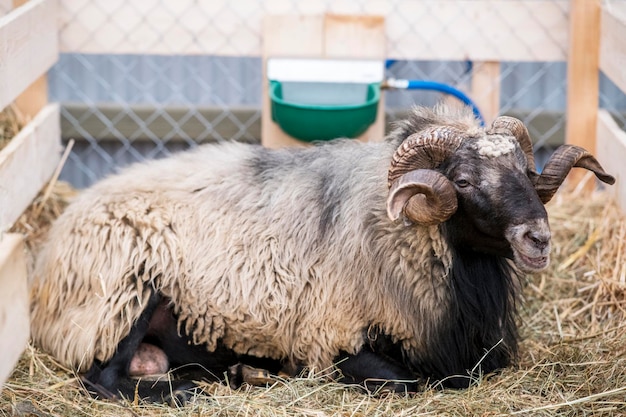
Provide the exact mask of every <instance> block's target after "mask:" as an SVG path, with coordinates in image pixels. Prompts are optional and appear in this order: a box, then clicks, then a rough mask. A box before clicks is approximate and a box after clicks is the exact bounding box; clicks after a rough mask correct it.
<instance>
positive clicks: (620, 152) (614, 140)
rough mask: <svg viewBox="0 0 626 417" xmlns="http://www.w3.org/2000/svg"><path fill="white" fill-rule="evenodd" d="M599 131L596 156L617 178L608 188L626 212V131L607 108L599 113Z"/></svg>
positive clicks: (607, 170)
mask: <svg viewBox="0 0 626 417" xmlns="http://www.w3.org/2000/svg"><path fill="white" fill-rule="evenodd" d="M597 132H598V147H597V151H596V156H597V158H598V160H599V161H600V163H601V164H602V167H603V168H604V169H605V170H606V172H608V173H609V174H611V175H613V176H614V177H615V178H616V180H617V181H616V182H615V184H614V185H612V186H610V187H607V189H608V190H609V192H611V193H613V195H614V196H615V200H616V201H617V202H618V204H619V205H620V207H621V208H622V211H623V212H624V213H626V164H625V163H624V161H626V132H624V131H623V130H622V129H620V127H619V126H618V125H617V123H615V120H613V118H612V117H611V115H610V114H609V112H607V111H606V110H600V112H599V113H598V129H597Z"/></svg>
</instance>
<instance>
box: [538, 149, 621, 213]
mask: <svg viewBox="0 0 626 417" xmlns="http://www.w3.org/2000/svg"><path fill="white" fill-rule="evenodd" d="M573 167H580V168H586V169H588V170H590V171H592V172H593V173H594V174H596V177H598V179H599V180H600V181H602V182H605V183H607V184H614V183H615V178H614V177H613V176H611V175H609V174H607V173H606V172H604V169H603V168H602V166H601V165H600V163H599V162H598V161H597V160H596V158H594V157H593V155H591V154H590V153H589V152H587V151H586V150H585V149H583V148H581V147H580V146H575V145H561V146H559V147H558V148H557V150H556V151H554V153H553V154H552V156H551V157H550V159H549V160H548V162H546V165H545V167H544V168H543V171H542V172H541V175H539V176H538V177H537V178H536V180H535V190H537V194H539V198H540V199H541V201H542V202H543V203H544V204H545V203H547V202H548V201H550V200H551V199H552V196H554V193H556V190H557V189H558V188H559V186H560V185H561V184H562V183H563V181H564V180H565V177H566V176H567V174H568V173H569V172H570V170H571V169H572V168H573Z"/></svg>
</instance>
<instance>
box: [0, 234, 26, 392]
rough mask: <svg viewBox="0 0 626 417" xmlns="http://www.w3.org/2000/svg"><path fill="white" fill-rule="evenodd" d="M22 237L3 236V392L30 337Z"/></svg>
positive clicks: (0, 247)
mask: <svg viewBox="0 0 626 417" xmlns="http://www.w3.org/2000/svg"><path fill="white" fill-rule="evenodd" d="M24 251H25V248H24V239H23V237H22V235H19V234H11V233H6V234H3V235H0V352H2V355H0V389H1V388H2V384H4V382H5V381H6V380H7V378H8V377H9V375H10V374H11V372H12V371H13V367H14V366H15V364H16V363H17V361H18V359H19V358H20V355H21V354H22V352H23V351H24V349H25V348H26V345H27V343H28V338H29V336H30V319H29V314H30V313H29V307H28V306H29V302H28V285H27V284H28V280H27V275H26V259H25V256H24Z"/></svg>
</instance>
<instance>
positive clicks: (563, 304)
mask: <svg viewBox="0 0 626 417" xmlns="http://www.w3.org/2000/svg"><path fill="white" fill-rule="evenodd" d="M587 178H588V179H589V178H590V177H587ZM73 193H74V191H73V190H71V188H70V187H68V186H67V185H64V184H61V183H58V184H56V185H55V186H54V188H53V192H52V193H51V194H50V195H49V196H48V197H47V198H46V199H45V201H42V198H43V197H42V196H40V197H38V198H37V199H36V200H35V201H34V203H33V206H32V207H31V208H30V209H29V210H28V211H27V212H26V213H25V214H24V215H23V216H22V217H21V218H20V220H19V221H18V222H17V224H16V226H15V227H14V231H16V232H21V233H24V234H26V236H27V238H28V244H29V248H33V247H35V246H36V245H37V244H38V242H39V241H40V240H41V237H42V235H43V234H45V231H46V229H47V227H48V225H49V224H50V222H51V221H52V220H53V219H54V218H56V217H57V216H58V215H59V213H60V212H61V211H62V210H63V208H64V207H65V206H66V205H67V202H68V200H69V199H70V198H71V196H72V195H73ZM547 207H548V212H549V215H550V222H551V226H552V231H553V258H552V264H551V266H550V267H549V269H548V270H547V271H545V272H543V273H541V274H536V275H533V276H529V277H528V280H527V282H526V285H525V287H526V288H525V289H524V294H525V300H524V303H523V305H522V308H521V317H520V320H521V332H522V337H523V342H522V344H521V346H520V351H521V358H520V362H519V364H518V365H517V366H516V367H514V368H509V369H506V370H504V371H502V372H501V373H499V374H497V375H488V376H486V377H485V378H483V379H482V380H480V381H477V382H476V384H475V385H473V386H472V387H471V388H469V389H467V390H461V391H454V390H444V391H442V390H437V389H429V390H426V391H424V392H420V393H418V394H413V395H398V394H394V395H390V394H379V395H366V394H364V393H363V392H362V391H361V390H360V389H358V388H351V387H345V386H343V385H339V384H332V383H322V382H321V378H320V375H304V376H302V377H300V378H296V379H293V380H289V381H287V380H282V379H279V378H277V379H276V380H275V382H274V383H273V384H270V385H269V386H268V387H243V388H241V389H239V390H237V391H234V390H231V389H230V388H229V387H227V386H224V385H219V384H205V385H203V388H204V389H205V393H204V394H200V395H199V396H198V397H197V398H196V399H195V400H194V402H193V403H192V404H190V405H188V406H187V407H186V408H184V409H176V408H168V407H166V406H160V405H145V404H140V403H137V402H136V401H135V402H133V401H130V402H119V403H113V402H102V401H96V400H93V399H91V398H89V397H88V396H86V395H84V394H83V392H82V391H81V389H80V383H79V380H78V378H77V377H76V375H73V374H72V372H70V371H69V370H67V369H63V367H62V366H60V365H59V364H58V363H56V362H55V361H54V359H53V358H51V357H49V356H47V355H45V354H43V353H42V352H40V351H38V350H37V348H36V347H33V346H28V348H27V349H26V351H25V352H24V354H23V356H22V358H21V360H20V362H19V364H18V366H17V368H16V370H15V371H14V373H13V375H12V377H11V378H10V379H9V380H8V381H7V383H6V384H5V386H4V389H3V391H2V394H0V415H7V416H38V417H40V416H66V415H72V416H81V415H85V416H90V417H104V416H139V415H141V416H157V415H159V416H164V415H172V416H189V415H191V416H203V415H206V416H212V415H219V416H257V415H259V416H335V415H337V416H377V415H378V416H404V415H406V416H409V415H410V416H417V415H458V416H466V415H485V416H498V415H511V414H513V415H515V414H520V415H533V416H541V415H545V416H553V415H603V416H610V415H623V414H624V413H626V320H625V317H626V217H625V216H624V214H623V213H621V211H620V210H619V208H618V207H617V206H616V205H615V204H614V203H613V202H612V200H611V199H610V197H609V196H608V195H607V194H605V193H601V192H596V193H593V194H591V195H586V194H585V195H583V194H582V192H580V191H578V190H573V191H572V190H570V191H566V192H560V193H559V194H557V196H556V197H555V199H554V200H553V201H552V202H551V203H550V204H548V206H547ZM207 394H208V395H207Z"/></svg>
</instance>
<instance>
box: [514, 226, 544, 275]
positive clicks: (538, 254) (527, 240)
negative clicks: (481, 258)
mask: <svg viewBox="0 0 626 417" xmlns="http://www.w3.org/2000/svg"><path fill="white" fill-rule="evenodd" d="M505 236H506V239H507V240H508V241H509V243H510V245H511V249H512V251H513V260H514V261H515V265H517V267H518V268H519V269H521V270H522V271H524V272H538V271H542V270H544V269H546V268H547V267H548V265H549V264H550V227H549V226H548V221H547V220H546V219H545V218H539V219H535V220H531V221H527V222H525V223H522V224H519V225H515V226H511V227H509V228H508V229H507V230H506V232H505Z"/></svg>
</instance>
